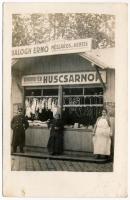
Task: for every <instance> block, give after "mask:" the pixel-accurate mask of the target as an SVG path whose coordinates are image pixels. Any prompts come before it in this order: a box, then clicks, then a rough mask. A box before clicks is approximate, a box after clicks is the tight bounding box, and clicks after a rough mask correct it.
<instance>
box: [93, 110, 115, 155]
mask: <svg viewBox="0 0 130 200" xmlns="http://www.w3.org/2000/svg"><path fill="white" fill-rule="evenodd" d="M93 135H94V137H93V146H94V154H95V155H96V158H100V157H102V158H108V156H110V153H111V152H110V149H111V136H112V131H111V124H110V119H109V117H108V115H107V110H106V109H103V110H102V116H101V117H99V118H98V119H97V121H96V124H95V127H94V130H93Z"/></svg>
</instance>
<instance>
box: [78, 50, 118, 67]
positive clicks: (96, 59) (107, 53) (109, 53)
mask: <svg viewBox="0 0 130 200" xmlns="http://www.w3.org/2000/svg"><path fill="white" fill-rule="evenodd" d="M79 55H80V56H82V57H83V58H85V59H87V60H89V61H90V62H92V63H93V64H95V65H97V66H99V67H101V68H103V69H106V68H113V69H115V48H106V49H95V50H92V51H88V52H84V53H79Z"/></svg>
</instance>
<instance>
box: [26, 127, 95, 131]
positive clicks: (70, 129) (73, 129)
mask: <svg viewBox="0 0 130 200" xmlns="http://www.w3.org/2000/svg"><path fill="white" fill-rule="evenodd" d="M29 129H45V130H49V129H48V128H47V127H41V126H29ZM64 131H79V132H92V131H93V130H92V129H87V128H64Z"/></svg>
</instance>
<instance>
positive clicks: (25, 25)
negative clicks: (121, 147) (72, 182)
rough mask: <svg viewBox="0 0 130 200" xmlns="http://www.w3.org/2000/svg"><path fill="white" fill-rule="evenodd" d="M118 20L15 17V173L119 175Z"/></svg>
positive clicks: (52, 15)
mask: <svg viewBox="0 0 130 200" xmlns="http://www.w3.org/2000/svg"><path fill="white" fill-rule="evenodd" d="M115 22H116V19H115V16H114V15H108V14H100V13H98V14H97V13H87V12H86V13H49V14H44V13H43V14H41V13H36V14H35V13H32V14H13V15H12V68H11V72H12V88H11V106H12V113H11V114H12V115H11V116H12V121H11V129H12V132H13V133H12V140H11V145H12V149H11V158H12V162H11V170H18V171H19V170H24V171H26V170H27V171H28V170H29V171H37V170H38V171H50V170H51V171H77V172H78V171H81V172H96V171H97V172H111V171H113V155H114V134H115V131H114V124H115V65H114V51H115Z"/></svg>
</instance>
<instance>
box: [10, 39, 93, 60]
mask: <svg viewBox="0 0 130 200" xmlns="http://www.w3.org/2000/svg"><path fill="white" fill-rule="evenodd" d="M91 45H92V39H91V38H87V39H80V40H65V41H60V40H59V41H52V42H49V43H43V44H39V45H28V46H19V47H13V48H12V58H24V57H35V56H47V55H57V54H68V53H80V52H86V51H90V50H91Z"/></svg>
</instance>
